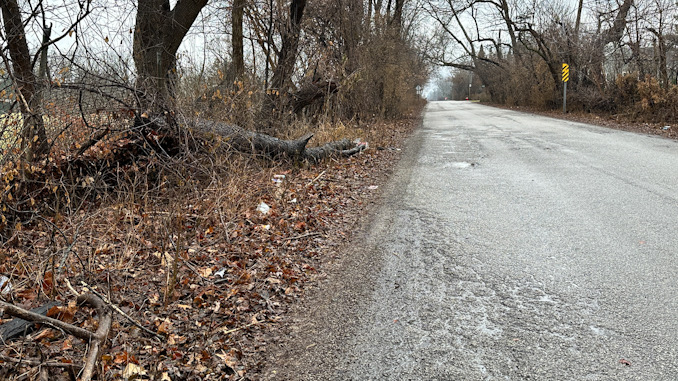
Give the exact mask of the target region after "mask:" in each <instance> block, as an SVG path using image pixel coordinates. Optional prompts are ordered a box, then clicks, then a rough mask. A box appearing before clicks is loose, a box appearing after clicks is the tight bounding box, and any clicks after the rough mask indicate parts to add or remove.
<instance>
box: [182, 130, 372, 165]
mask: <svg viewBox="0 0 678 381" xmlns="http://www.w3.org/2000/svg"><path fill="white" fill-rule="evenodd" d="M193 127H194V128H195V129H196V130H198V131H201V132H205V133H212V134H215V135H218V136H220V137H222V138H224V139H226V140H227V142H228V144H230V145H231V146H232V147H233V148H234V149H236V150H238V151H241V152H249V153H253V154H263V155H266V156H268V157H271V158H279V157H287V158H290V159H294V160H308V161H312V162H317V161H320V160H322V159H324V158H327V157H331V156H342V157H347V156H352V155H355V154H357V153H359V152H361V151H363V150H364V149H366V148H367V145H366V144H364V143H362V144H355V143H353V142H351V141H350V140H348V139H343V140H340V141H335V142H330V143H327V144H325V145H322V146H319V147H312V148H307V147H306V146H307V144H308V142H309V141H310V140H311V138H312V137H313V134H307V135H304V136H302V137H300V138H298V139H295V140H283V139H278V138H275V137H273V136H270V135H266V134H262V133H258V132H252V131H247V130H245V129H243V128H241V127H238V126H235V125H232V124H227V123H221V122H214V121H209V120H197V121H195V122H194V126H193Z"/></svg>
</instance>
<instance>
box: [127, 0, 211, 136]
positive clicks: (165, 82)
mask: <svg viewBox="0 0 678 381" xmlns="http://www.w3.org/2000/svg"><path fill="white" fill-rule="evenodd" d="M206 4H207V0H178V1H177V3H176V5H175V6H174V9H170V1H169V0H138V9H137V19H136V28H135V30H134V46H133V57H134V64H135V66H136V69H137V90H138V91H139V94H140V95H139V106H140V108H141V109H142V110H143V111H148V112H151V113H153V114H164V115H168V116H171V115H172V113H173V111H174V108H175V105H174V96H175V94H174V86H175V80H176V53H177V50H178V49H179V45H180V44H181V42H182V41H183V39H184V37H185V36H186V33H188V30H189V28H190V27H191V25H193V22H194V21H195V20H196V18H197V17H198V14H200V11H201V10H202V8H203V7H204V6H205V5H206ZM173 125H174V123H170V126H173Z"/></svg>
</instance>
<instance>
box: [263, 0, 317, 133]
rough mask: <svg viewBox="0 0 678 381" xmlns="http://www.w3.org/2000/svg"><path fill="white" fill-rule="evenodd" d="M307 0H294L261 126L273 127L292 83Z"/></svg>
mask: <svg viewBox="0 0 678 381" xmlns="http://www.w3.org/2000/svg"><path fill="white" fill-rule="evenodd" d="M305 7H306V0H292V2H291V3H290V14H289V20H288V22H287V24H286V26H285V27H284V28H283V30H282V46H281V48H280V51H279V52H278V62H277V64H276V66H275V69H274V70H273V77H272V78H271V82H270V84H269V87H268V88H267V89H266V92H267V94H268V96H267V97H266V99H265V100H264V104H263V105H262V108H261V111H260V113H259V119H260V121H261V125H260V127H262V128H264V129H267V130H268V129H271V127H272V126H271V123H270V121H271V120H272V119H274V117H275V119H277V117H278V116H280V115H281V112H282V110H283V108H284V105H285V102H286V101H287V100H288V91H289V90H290V87H291V84H292V73H293V72H294V65H295V64H296V61H297V48H298V46H299V36H300V33H301V19H302V17H303V15H304V8H305Z"/></svg>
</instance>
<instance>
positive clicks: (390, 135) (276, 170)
mask: <svg viewBox="0 0 678 381" xmlns="http://www.w3.org/2000/svg"><path fill="white" fill-rule="evenodd" d="M419 123H420V119H419V117H412V118H410V119H403V120H401V121H397V122H389V123H388V124H386V123H382V124H380V125H379V126H377V127H373V128H372V129H371V131H373V132H372V133H370V134H368V136H367V140H368V141H369V143H370V146H371V147H370V149H368V150H367V151H365V152H363V153H362V154H360V155H358V156H355V157H352V158H346V159H336V160H330V161H327V162H325V163H323V164H320V165H317V166H311V167H308V166H301V167H299V166H295V165H292V164H286V165H279V166H271V165H270V164H264V163H262V162H258V161H257V160H252V159H248V158H246V157H243V156H241V155H234V156H233V157H231V158H225V159H224V160H225V161H228V163H229V164H228V165H227V166H226V167H225V168H226V169H223V168H221V169H214V170H211V171H204V172H205V173H204V174H203V175H200V174H199V173H198V172H200V171H203V170H204V168H205V165H204V164H202V165H201V166H200V167H199V168H198V169H194V168H193V167H191V166H190V165H187V166H186V167H185V168H181V167H177V166H176V165H173V166H168V168H164V171H163V172H161V175H158V176H160V178H159V179H156V181H155V182H153V183H152V184H149V183H148V182H144V181H143V180H142V179H141V178H142V176H139V178H140V179H138V180H137V179H136V178H135V175H134V173H138V172H139V170H137V169H136V168H129V169H128V170H127V171H126V172H124V173H125V176H127V178H126V179H124V181H121V183H124V184H127V185H126V188H125V189H124V191H122V190H120V191H119V194H118V195H116V194H115V192H114V191H110V190H107V192H109V193H110V192H113V195H110V194H109V195H108V197H107V198H106V202H102V201H98V202H94V201H92V199H93V197H89V198H86V197H83V198H81V201H75V200H74V201H72V202H71V201H69V200H67V202H68V203H69V205H64V206H63V209H64V210H69V212H68V213H66V212H65V211H64V212H58V211H57V212H56V213H54V214H53V215H51V216H46V217H44V218H43V217H41V218H39V219H36V220H35V221H34V222H32V223H31V224H26V226H20V227H19V228H20V230H17V231H16V233H15V235H14V236H13V237H12V238H11V239H10V240H9V241H7V242H5V243H4V244H3V246H2V252H1V253H0V254H1V255H2V257H1V258H0V274H2V275H5V276H7V277H9V282H10V283H11V290H6V291H7V292H6V293H4V294H3V299H4V300H6V301H9V302H12V303H14V304H15V305H18V306H21V307H23V308H27V309H31V308H34V307H37V306H40V305H44V304H45V303H47V302H49V301H50V300H55V301H57V302H59V303H60V306H58V307H54V308H52V309H50V311H49V313H48V314H49V315H50V316H53V317H57V318H59V319H61V320H64V321H68V322H73V324H75V325H79V326H81V327H84V328H88V329H90V330H92V329H94V328H95V327H96V326H97V322H98V318H97V316H96V314H95V312H94V310H91V309H89V308H86V307H82V306H77V305H76V304H75V303H74V301H75V295H74V292H78V293H80V292H84V291H87V290H88V288H91V289H94V290H96V291H97V292H98V293H99V294H101V295H102V296H103V297H104V298H105V299H108V300H110V303H112V304H113V305H115V306H117V307H119V308H120V309H121V310H122V312H124V313H125V314H127V315H128V316H129V317H130V318H131V319H132V320H134V321H135V322H137V323H140V325H142V326H143V327H145V328H146V329H148V330H150V331H153V332H154V335H151V334H149V333H147V332H144V331H143V330H142V329H140V328H139V327H137V326H136V325H135V324H134V323H132V322H131V321H130V320H129V319H127V318H125V317H123V316H122V315H121V314H119V313H115V314H114V322H113V327H112V330H111V332H110V333H109V335H108V338H109V340H108V341H107V343H106V345H105V347H104V350H103V355H102V356H101V358H100V360H99V363H98V370H99V373H98V374H99V376H98V378H97V379H100V380H104V379H105V380H117V379H155V380H221V379H236V380H237V379H252V378H251V377H250V375H251V374H253V373H254V370H256V369H259V368H261V367H262V366H263V364H262V361H263V359H264V358H265V352H266V350H267V343H270V342H272V341H275V340H279V337H278V336H279V335H280V329H279V328H280V323H279V322H280V320H281V318H282V316H283V315H284V314H285V313H286V312H287V311H288V309H289V308H290V306H291V305H292V304H293V303H295V302H296V301H297V300H298V299H299V298H303V296H304V290H305V288H306V287H307V285H308V284H309V282H314V281H315V280H317V279H319V278H321V277H323V264H324V263H327V261H329V260H331V259H332V258H333V256H336V255H337V253H339V252H340V250H339V247H340V246H341V245H342V244H344V243H345V242H347V240H348V239H350V237H351V233H352V231H353V228H354V227H355V224H356V223H357V221H358V220H359V219H360V217H361V214H362V213H363V212H364V211H365V206H366V205H367V204H369V203H372V202H375V201H376V199H377V198H378V195H379V192H380V185H381V184H383V183H384V181H385V180H386V179H387V177H388V174H389V173H390V171H391V169H392V167H393V165H394V164H395V163H396V162H397V160H398V157H399V155H400V149H401V148H402V144H403V142H404V140H405V138H406V136H407V135H408V134H409V133H410V132H411V131H412V129H413V128H415V127H416V126H417V125H418V124H419ZM370 140H371V141H370ZM189 159H190V158H186V161H190V160H189ZM215 166H217V164H215ZM135 171H136V172H135ZM193 172H195V173H193ZM162 173H165V174H167V175H162ZM173 173H174V174H175V175H172V174H173ZM199 175H200V176H199ZM163 176H165V177H163ZM196 179H200V180H196ZM84 181H85V182H86V183H87V184H84V183H83V186H84V185H88V186H91V187H92V188H91V189H94V190H93V192H95V191H96V186H97V181H98V180H97V179H93V178H91V179H85V180H84ZM177 189H180V191H177ZM76 202H77V203H78V205H72V204H74V203H76ZM264 204H265V205H264ZM267 207H268V210H266V209H267ZM8 320H9V319H5V320H3V321H0V323H3V322H7V321H8ZM86 349H87V348H86V343H83V342H82V341H81V340H79V339H75V338H73V337H72V336H69V335H67V334H65V333H63V332H60V331H59V330H57V329H54V328H50V327H41V328H40V329H38V330H35V331H34V332H33V333H31V334H29V335H27V336H25V337H23V338H20V339H18V340H14V341H11V342H7V343H3V344H2V346H1V348H0V356H1V357H0V378H4V379H14V380H19V379H34V378H36V377H37V374H38V368H37V367H35V366H31V365H29V364H17V363H16V362H15V361H16V360H21V359H28V358H31V359H41V360H40V361H47V360H50V361H58V362H65V363H75V364H82V362H83V356H84V353H85V350H86ZM13 361H14V362H13ZM50 372H51V376H50V379H55V380H58V379H65V380H68V379H73V377H74V372H69V371H68V370H66V369H64V368H51V369H50Z"/></svg>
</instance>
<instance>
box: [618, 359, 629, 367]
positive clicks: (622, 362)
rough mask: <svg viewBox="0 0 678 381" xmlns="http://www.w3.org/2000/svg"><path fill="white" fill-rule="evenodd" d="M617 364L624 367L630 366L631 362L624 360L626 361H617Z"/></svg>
mask: <svg viewBox="0 0 678 381" xmlns="http://www.w3.org/2000/svg"><path fill="white" fill-rule="evenodd" d="M619 363H620V364H624V365H626V366H631V362H630V361H629V360H626V359H621V360H619Z"/></svg>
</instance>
